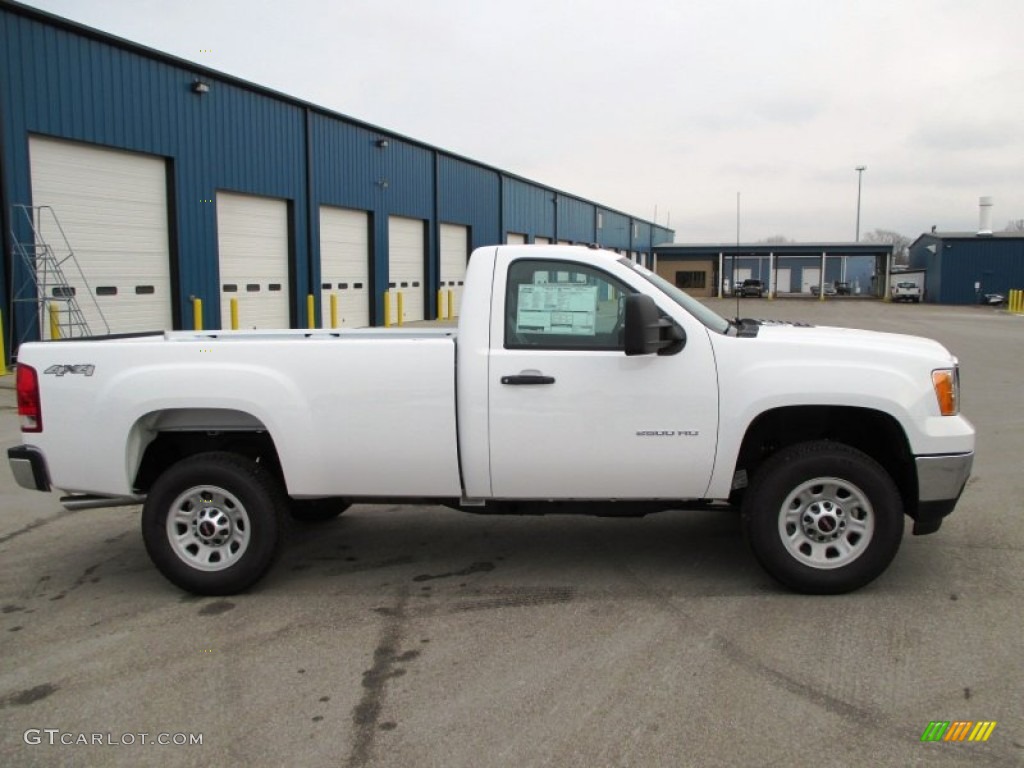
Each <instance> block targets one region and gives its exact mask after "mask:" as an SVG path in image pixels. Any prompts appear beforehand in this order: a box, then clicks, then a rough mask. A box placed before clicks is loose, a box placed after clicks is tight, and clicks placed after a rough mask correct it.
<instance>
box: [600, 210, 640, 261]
mask: <svg viewBox="0 0 1024 768" xmlns="http://www.w3.org/2000/svg"><path fill="white" fill-rule="evenodd" d="M597 213H598V214H599V215H600V216H601V228H600V229H598V230H597V242H598V243H599V244H601V245H602V246H604V247H605V248H621V249H623V250H626V251H629V250H632V245H631V243H630V234H631V232H630V218H629V216H626V215H625V214H622V213H616V212H615V211H607V210H605V209H604V208H598V209H597Z"/></svg>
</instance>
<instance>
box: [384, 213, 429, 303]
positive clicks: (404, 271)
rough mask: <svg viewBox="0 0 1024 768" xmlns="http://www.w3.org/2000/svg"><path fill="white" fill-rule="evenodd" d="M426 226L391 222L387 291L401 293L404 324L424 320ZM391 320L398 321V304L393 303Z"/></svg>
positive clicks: (400, 220) (402, 220)
mask: <svg viewBox="0 0 1024 768" xmlns="http://www.w3.org/2000/svg"><path fill="white" fill-rule="evenodd" d="M423 225H424V223H423V222H422V221H421V220H420V219H406V218H403V217H401V216H390V217H389V218H388V273H389V277H388V281H389V282H388V288H390V290H391V292H392V293H395V292H397V291H401V292H402V301H403V304H404V309H403V317H402V320H403V321H404V322H410V321H413V320H423V319H424V314H423V293H424V290H425V283H426V280H425V279H424V277H423V262H424V251H423V231H424V230H423ZM391 313H392V318H395V319H397V317H398V314H397V313H398V300H397V299H396V298H392V299H391Z"/></svg>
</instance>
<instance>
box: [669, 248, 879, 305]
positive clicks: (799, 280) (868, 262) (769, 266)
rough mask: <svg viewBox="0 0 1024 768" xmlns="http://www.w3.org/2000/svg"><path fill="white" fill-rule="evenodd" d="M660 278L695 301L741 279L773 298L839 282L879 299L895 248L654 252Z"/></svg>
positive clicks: (724, 291) (726, 290) (726, 289)
mask: <svg viewBox="0 0 1024 768" xmlns="http://www.w3.org/2000/svg"><path fill="white" fill-rule="evenodd" d="M654 254H655V258H656V262H657V266H656V270H657V272H658V274H659V275H661V276H662V277H664V278H665V279H666V280H668V281H669V282H670V283H673V284H674V285H677V286H678V287H680V288H682V289H684V290H685V291H687V292H688V293H691V294H692V295H694V296H718V295H719V294H720V293H721V294H723V295H724V294H728V293H729V292H730V288H731V287H732V286H734V285H736V284H739V283H742V282H743V280H745V279H756V280H761V281H762V282H763V283H764V285H765V289H766V292H768V293H770V294H771V295H779V296H786V295H800V294H803V295H807V296H810V295H814V293H815V292H818V293H820V292H821V291H822V290H823V289H824V288H825V286H831V285H833V284H834V283H835V282H837V281H844V282H847V283H849V284H850V287H851V291H852V292H853V293H859V294H862V295H874V296H881V295H883V291H882V287H881V286H883V285H884V284H885V281H884V276H885V274H886V270H887V269H889V267H890V265H891V262H892V255H893V247H892V246H891V245H885V244H881V243H739V244H736V243H732V244H718V245H683V244H679V243H674V244H670V245H659V246H656V247H655V248H654Z"/></svg>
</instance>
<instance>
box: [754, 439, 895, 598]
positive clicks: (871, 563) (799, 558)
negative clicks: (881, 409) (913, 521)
mask: <svg viewBox="0 0 1024 768" xmlns="http://www.w3.org/2000/svg"><path fill="white" fill-rule="evenodd" d="M743 513H744V521H745V526H746V531H747V536H748V539H749V541H750V545H751V548H752V549H753V551H754V555H755V556H756V557H757V559H758V561H759V562H760V563H761V565H762V566H763V567H764V568H765V570H766V571H768V573H769V574H771V575H772V576H773V577H774V578H775V579H777V580H778V581H779V582H781V583H782V584H784V585H786V586H787V587H789V588H791V589H794V590H796V591H798V592H806V593H812V594H838V593H841V592H849V591H852V590H854V589H858V588H860V587H862V586H864V585H865V584H867V583H869V582H870V581H872V580H874V579H875V578H877V577H878V576H879V575H880V574H881V573H882V572H883V571H884V570H885V569H886V568H887V567H888V566H889V563H890V562H892V559H893V557H895V556H896V552H897V550H898V549H899V546H900V542H901V540H902V538H903V506H902V501H901V499H900V495H899V491H898V490H897V489H896V485H895V484H894V483H893V481H892V478H891V477H890V476H889V474H888V473H887V472H886V471H885V470H884V469H882V467H881V466H879V464H878V463H877V462H875V461H874V460H873V459H871V458H870V457H869V456H867V455H866V454H864V453H861V452H860V451H858V450H856V449H854V448H851V447H849V446H847V445H843V444H840V443H834V442H830V441H819V442H810V443H801V444H799V445H794V446H791V447H789V448H785V449H783V450H781V451H779V452H778V453H777V454H775V455H774V456H772V457H771V458H769V459H768V460H767V461H765V463H764V464H763V465H761V467H760V468H759V469H758V471H757V473H756V475H755V476H754V480H753V482H752V483H751V484H750V487H749V488H748V489H747V492H746V494H745V495H744V503H743Z"/></svg>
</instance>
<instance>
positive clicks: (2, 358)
mask: <svg viewBox="0 0 1024 768" xmlns="http://www.w3.org/2000/svg"><path fill="white" fill-rule="evenodd" d="M6 375H7V351H6V350H5V349H4V313H3V312H0V376H6Z"/></svg>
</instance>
